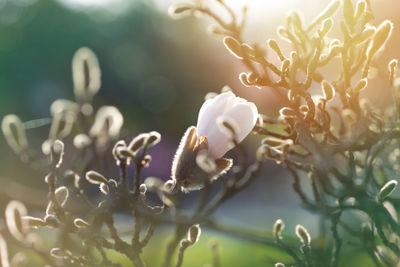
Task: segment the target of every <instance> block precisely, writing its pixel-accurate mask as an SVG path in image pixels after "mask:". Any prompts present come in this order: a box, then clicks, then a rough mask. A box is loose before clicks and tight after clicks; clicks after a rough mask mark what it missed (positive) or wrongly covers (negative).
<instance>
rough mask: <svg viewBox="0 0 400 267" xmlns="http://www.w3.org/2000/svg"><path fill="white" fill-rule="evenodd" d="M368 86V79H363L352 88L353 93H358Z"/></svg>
mask: <svg viewBox="0 0 400 267" xmlns="http://www.w3.org/2000/svg"><path fill="white" fill-rule="evenodd" d="M367 86H368V79H367V78H364V79H361V80H359V81H358V83H357V84H356V86H354V88H353V92H355V93H358V92H361V91H362V90H364V89H365V88H366V87H367Z"/></svg>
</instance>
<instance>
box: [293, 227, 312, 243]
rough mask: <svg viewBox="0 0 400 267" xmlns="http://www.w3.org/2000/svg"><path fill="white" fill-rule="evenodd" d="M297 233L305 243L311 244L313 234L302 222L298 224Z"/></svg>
mask: <svg viewBox="0 0 400 267" xmlns="http://www.w3.org/2000/svg"><path fill="white" fill-rule="evenodd" d="M296 235H297V237H298V238H299V239H300V241H301V243H302V244H303V245H306V246H310V243H311V236H310V234H309V233H308V231H307V229H306V228H304V226H302V225H300V224H298V225H296Z"/></svg>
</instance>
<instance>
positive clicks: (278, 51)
mask: <svg viewBox="0 0 400 267" xmlns="http://www.w3.org/2000/svg"><path fill="white" fill-rule="evenodd" d="M268 46H269V47H270V48H271V49H272V50H273V51H274V52H275V53H276V54H277V55H278V57H279V59H280V60H284V59H285V57H284V56H283V54H282V50H281V48H280V47H279V45H278V43H277V42H276V40H274V39H269V40H268Z"/></svg>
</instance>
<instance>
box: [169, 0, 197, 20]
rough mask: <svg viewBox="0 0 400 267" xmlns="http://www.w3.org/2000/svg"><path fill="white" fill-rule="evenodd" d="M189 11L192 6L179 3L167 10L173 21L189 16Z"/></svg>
mask: <svg viewBox="0 0 400 267" xmlns="http://www.w3.org/2000/svg"><path fill="white" fill-rule="evenodd" d="M191 10H193V6H192V5H190V4H187V3H179V4H175V5H172V6H171V7H170V8H169V9H168V14H169V15H170V16H171V17H172V18H174V19H179V18H182V17H184V16H187V15H188V14H190V12H189V11H191Z"/></svg>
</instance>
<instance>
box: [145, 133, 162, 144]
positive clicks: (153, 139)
mask: <svg viewBox="0 0 400 267" xmlns="http://www.w3.org/2000/svg"><path fill="white" fill-rule="evenodd" d="M160 141H161V134H160V133H158V132H156V131H152V132H149V138H148V139H147V143H146V144H147V145H148V146H154V145H156V144H158V143H159V142H160Z"/></svg>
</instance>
